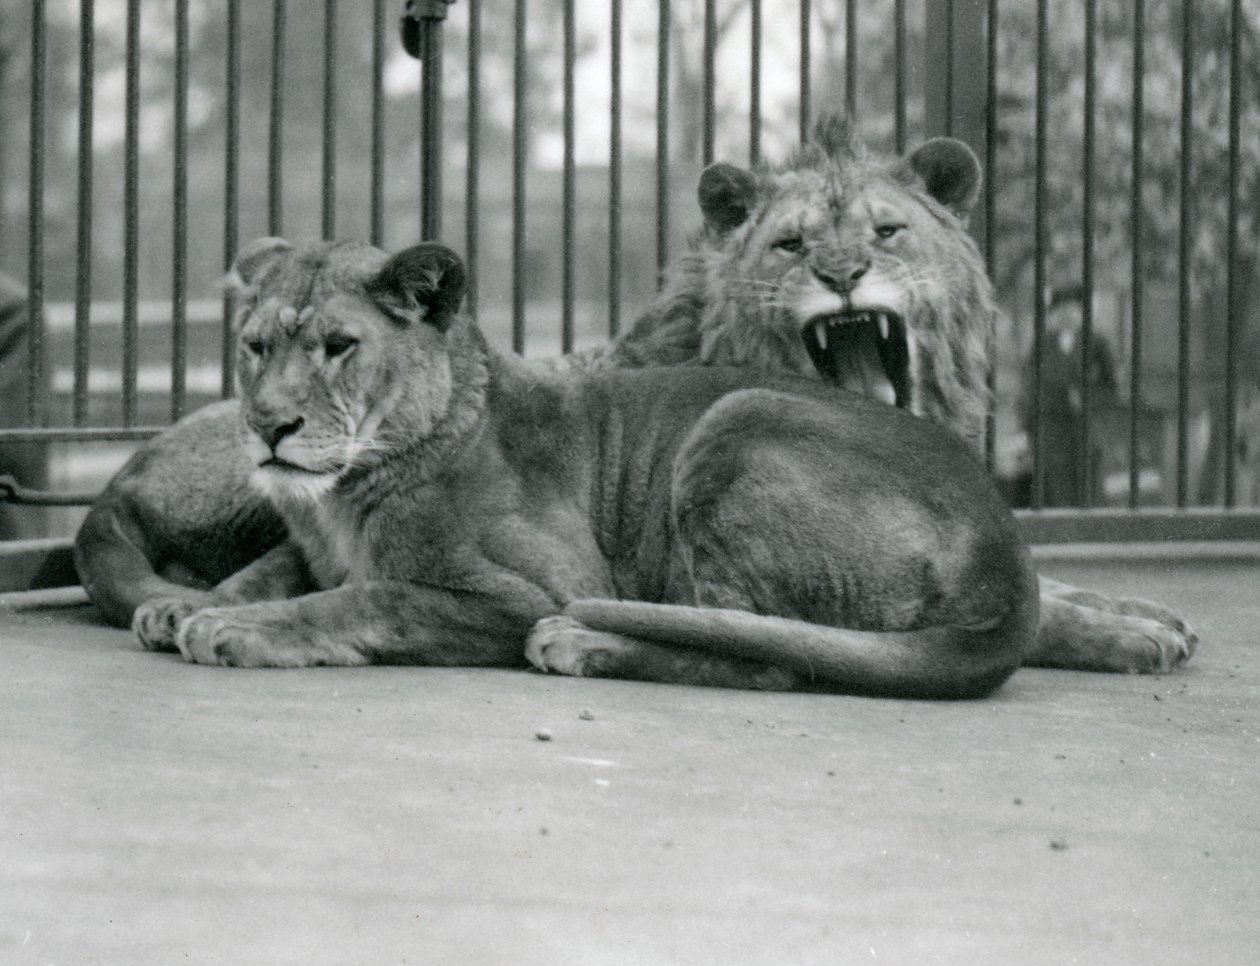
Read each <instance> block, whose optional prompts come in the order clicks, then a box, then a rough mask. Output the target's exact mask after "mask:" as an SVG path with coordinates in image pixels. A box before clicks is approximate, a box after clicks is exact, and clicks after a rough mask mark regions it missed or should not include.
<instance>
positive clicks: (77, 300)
mask: <svg viewBox="0 0 1260 966" xmlns="http://www.w3.org/2000/svg"><path fill="white" fill-rule="evenodd" d="M95 7H96V5H95V3H94V0H80V4H79V148H78V158H77V162H78V169H79V188H78V192H79V193H78V202H79V204H78V217H77V222H78V244H77V246H76V256H75V286H74V402H73V413H72V417H71V418H72V419H73V421H74V425H76V426H82V425H83V424H84V423H85V422H87V415H88V372H89V369H90V353H91V324H92V134H93V131H94V126H93V115H94V111H93V105H94V103H95V101H96V91H95V85H94V73H95V72H94V69H93V60H94V57H93V51H94V48H95V33H96V13H95Z"/></svg>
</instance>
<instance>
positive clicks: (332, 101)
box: [320, 0, 337, 240]
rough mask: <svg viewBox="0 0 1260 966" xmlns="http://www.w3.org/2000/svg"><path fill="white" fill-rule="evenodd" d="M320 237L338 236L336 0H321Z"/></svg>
mask: <svg viewBox="0 0 1260 966" xmlns="http://www.w3.org/2000/svg"><path fill="white" fill-rule="evenodd" d="M321 161H322V167H321V171H320V188H321V195H320V237H321V238H323V239H325V240H329V239H332V238H335V237H336V235H337V0H324V124H323V143H322V145H321Z"/></svg>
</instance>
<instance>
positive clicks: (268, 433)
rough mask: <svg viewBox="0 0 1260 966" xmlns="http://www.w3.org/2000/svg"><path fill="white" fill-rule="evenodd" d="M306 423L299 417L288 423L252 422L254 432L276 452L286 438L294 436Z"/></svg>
mask: <svg viewBox="0 0 1260 966" xmlns="http://www.w3.org/2000/svg"><path fill="white" fill-rule="evenodd" d="M305 423H306V420H305V419H304V418H303V417H301V416H298V417H297V418H296V419H292V420H290V421H289V422H287V423H267V422H260V421H258V420H254V421H252V426H253V429H254V432H256V433H257V434H258V435H259V437H260V438H261V439H262V441H263V442H264V443H266V444H267V446H268V447H269V448H270V449H271V451H272V452H275V449H276V447H277V446H279V445H280V443H281V441H283V440H284V438H285V437H286V436H292V435H293V434H294V433H296V432H297V431H298V430H300V429H301V428H302V426H303V425H304V424H305Z"/></svg>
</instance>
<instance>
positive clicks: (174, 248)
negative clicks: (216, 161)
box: [171, 0, 188, 422]
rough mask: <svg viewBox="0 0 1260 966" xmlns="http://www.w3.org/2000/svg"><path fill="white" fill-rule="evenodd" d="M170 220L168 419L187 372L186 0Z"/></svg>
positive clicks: (178, 38)
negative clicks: (169, 381)
mask: <svg viewBox="0 0 1260 966" xmlns="http://www.w3.org/2000/svg"><path fill="white" fill-rule="evenodd" d="M173 113H174V121H173V124H174V127H175V132H174V134H175V137H174V142H175V143H174V163H173V171H172V177H171V182H172V187H171V191H172V199H171V208H172V223H171V421H172V422H174V421H175V420H177V419H179V418H180V417H181V416H183V415H184V407H185V402H186V396H187V387H186V384H185V375H186V373H187V372H188V0H176V2H175V108H174V112H173Z"/></svg>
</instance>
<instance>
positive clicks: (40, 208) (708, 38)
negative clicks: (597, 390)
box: [0, 0, 1260, 540]
mask: <svg viewBox="0 0 1260 966" xmlns="http://www.w3.org/2000/svg"><path fill="white" fill-rule="evenodd" d="M765 6H766V5H764V4H763V3H762V2H761V0H725V2H722V3H718V2H716V0H673V2H670V0H660V2H658V3H657V4H656V5H653V6H651V7H649V6H647V5H642V4H639V5H625V4H623V2H622V0H609V2H608V3H607V4H606V5H598V6H597V5H584V6H583V7H582V9H581V11H580V14H579V10H578V4H577V3H576V0H515V2H514V3H513V4H512V6H511V16H510V18H509V17H507V16H497V17H494V18H487V17H484V16H483V15H484V14H485V13H486V9H485V8H484V7H483V5H482V4H481V3H479V2H478V0H460V2H455V0H410V2H408V3H405V4H399V3H398V2H396V0H395V2H386V0H374V2H373V3H371V4H346V3H339V2H338V0H322V2H316V0H308V2H301V3H298V2H294V0H270V2H269V3H259V4H249V5H246V4H243V3H241V2H240V0H226V2H225V3H222V4H218V3H209V2H201V0H173V2H167V0H162V2H157V0H113V2H108V0H79V3H78V4H77V7H76V6H75V5H60V4H58V5H48V4H46V3H45V2H44V0H32V3H31V4H30V9H29V15H28V16H27V17H26V18H25V20H24V19H23V17H22V16H20V15H18V16H14V17H8V16H6V21H7V22H6V24H5V26H4V28H3V29H4V33H3V34H2V35H0V40H2V41H3V52H2V53H3V58H4V59H3V62H2V65H0V85H3V86H2V87H0V95H3V96H2V97H0V103H3V104H4V105H5V107H4V108H3V110H4V112H5V116H3V117H0V120H2V121H3V123H4V126H5V130H6V131H18V132H23V133H22V134H20V135H19V136H18V137H14V138H10V139H7V142H6V143H7V146H6V147H5V148H4V149H3V150H2V154H3V157H0V259H2V260H0V264H2V265H3V267H4V268H6V269H7V270H8V271H9V272H10V273H11V274H14V275H22V276H24V283H25V286H26V289H27V293H28V294H27V305H28V309H29V311H28V313H27V315H28V322H27V326H26V333H25V338H24V340H23V344H22V345H21V348H20V350H14V351H12V352H10V355H9V358H8V359H6V361H5V363H4V369H3V372H4V374H5V382H6V383H8V384H10V385H9V391H8V398H9V399H15V398H19V397H20V402H19V403H18V404H16V405H11V406H8V408H7V410H6V413H5V416H6V422H5V424H4V425H3V427H0V446H3V447H8V448H10V449H12V448H13V447H17V448H19V449H21V448H22V447H25V448H26V449H27V450H31V449H32V448H36V449H37V451H38V452H39V453H41V454H43V453H46V452H47V451H48V448H49V447H51V451H52V452H53V453H54V457H57V458H59V459H60V464H61V465H71V464H74V463H75V461H76V459H77V458H78V457H79V454H82V453H86V452H88V451H90V450H91V449H92V448H93V447H97V448H103V449H105V450H106V451H108V452H110V453H113V454H114V459H115V462H114V464H113V465H116V463H117V456H118V454H119V453H125V451H126V449H127V447H128V446H129V445H133V444H134V442H135V441H138V440H140V439H143V438H145V437H147V436H149V435H152V434H153V433H154V432H157V431H158V430H159V429H160V428H161V426H163V425H165V424H167V423H168V422H169V421H171V420H173V419H176V418H178V417H179V416H180V415H182V414H183V413H185V412H187V411H189V410H190V409H191V408H194V407H195V406H197V405H200V404H202V403H204V402H206V401H208V400H210V399H212V398H218V397H221V396H227V395H230V393H231V389H232V383H233V371H232V368H233V353H232V350H231V339H230V332H229V326H228V320H229V318H230V315H231V306H230V305H228V304H227V303H226V301H224V300H222V299H220V298H218V297H217V296H216V295H215V291H216V286H217V280H218V278H219V277H220V276H221V274H222V272H223V270H224V268H225V267H226V265H227V264H228V263H229V262H230V260H231V258H232V256H233V254H234V252H235V250H236V248H237V246H238V244H239V243H241V242H242V241H245V240H248V239H249V238H251V237H254V236H255V235H259V234H283V233H286V232H289V233H291V234H293V235H294V236H295V237H296V236H298V235H299V234H300V235H302V236H306V237H310V236H315V237H323V238H330V237H334V236H335V237H366V238H368V239H369V240H371V241H372V242H374V243H376V244H381V245H383V246H385V247H389V248H394V247H398V246H400V245H403V244H407V243H409V242H410V241H412V240H415V239H416V238H420V237H429V238H434V237H441V238H443V239H444V240H446V241H448V242H449V243H451V244H452V245H453V246H455V247H456V248H457V249H460V250H461V251H462V252H463V253H464V255H465V257H466V258H467V260H468V263H469V265H470V268H471V273H470V274H471V280H472V282H471V286H470V291H469V303H470V307H471V308H472V310H473V311H474V312H475V313H476V314H477V315H478V316H479V318H480V319H481V320H482V323H483V325H484V326H485V327H486V328H487V329H488V330H489V331H490V332H491V333H492V336H494V335H497V336H498V337H499V338H500V339H501V340H502V341H503V342H505V343H506V342H509V341H510V344H511V345H512V346H513V348H515V349H516V350H517V351H522V352H527V353H539V354H547V353H555V352H567V351H569V350H571V349H572V348H574V347H576V346H580V345H582V344H585V343H589V342H592V341H597V340H600V339H604V338H607V337H609V336H611V335H615V334H616V333H617V332H618V331H619V330H620V329H621V328H622V326H623V324H624V321H625V320H626V319H628V318H633V313H634V310H635V309H636V308H637V307H639V306H641V305H643V304H644V303H645V301H646V300H647V299H648V298H650V296H651V293H652V291H653V287H654V284H655V280H656V278H657V275H658V272H659V271H660V270H661V269H662V268H663V267H664V266H665V265H666V264H667V263H668V261H669V259H670V257H671V255H674V254H677V252H678V251H679V250H680V249H681V247H682V246H683V245H684V244H685V241H684V238H685V234H686V232H687V231H688V230H689V229H690V228H692V227H693V226H694V225H695V224H696V222H697V221H698V214H697V212H696V210H695V202H694V186H695V184H696V179H697V176H698V173H699V170H700V169H701V167H702V166H703V165H705V164H707V163H709V162H710V161H712V160H715V159H719V158H720V159H725V160H732V161H737V162H744V161H746V162H748V163H756V162H757V161H758V160H759V159H760V158H761V157H762V156H763V155H766V156H770V155H779V154H782V153H783V152H784V151H785V150H787V149H788V148H789V147H790V145H791V144H792V143H794V142H796V141H799V139H800V138H802V137H804V136H805V135H806V134H807V132H808V129H809V127H810V125H811V123H812V120H813V118H814V117H815V116H816V115H817V114H818V113H820V112H821V111H826V110H835V109H837V108H844V109H847V110H848V111H849V112H850V113H852V114H853V115H854V116H855V117H857V118H858V119H859V122H860V125H861V128H862V130H863V133H864V135H866V137H867V138H868V140H870V141H871V142H872V144H873V145H874V146H876V147H878V148H880V149H886V150H894V151H903V150H904V149H905V148H906V147H907V146H912V145H913V144H914V143H915V142H917V141H919V140H922V139H923V138H926V137H929V136H933V135H937V134H952V135H954V136H958V137H961V138H963V139H964V140H966V141H967V142H968V143H970V144H971V145H972V146H973V147H974V148H975V149H976V151H977V153H978V155H979V156H980V158H981V160H982V162H983V163H984V167H985V170H986V174H987V177H986V181H985V185H984V190H983V195H982V198H981V201H980V204H979V206H978V209H977V211H976V213H975V215H974V216H973V219H972V228H973V231H974V233H975V235H976V238H977V240H978V241H979V242H980V245H981V248H982V250H983V252H984V253H985V257H986V261H987V264H988V267H989V270H990V272H991V274H992V275H993V277H994V279H995V281H996V282H997V284H998V287H999V292H1000V295H1001V297H1002V300H1003V303H1004V307H1005V308H1006V310H1007V314H1008V316H1009V322H1008V324H1007V325H1006V327H1004V329H1003V330H1002V331H1000V332H999V333H998V338H997V339H996V340H995V345H994V352H993V360H994V378H993V382H994V385H995V390H996V399H997V405H996V406H995V410H994V414H993V419H992V421H991V423H992V428H991V432H990V434H989V446H988V453H989V458H990V460H991V461H992V463H993V464H994V465H995V468H997V469H998V470H999V471H1000V473H1001V474H1003V475H1007V476H1014V477H1019V476H1020V475H1021V474H1022V476H1023V478H1024V481H1025V484H1026V489H1027V492H1026V493H1025V494H1024V501H1025V502H1026V503H1027V504H1028V505H1029V506H1030V507H1031V509H1030V510H1029V511H1028V512H1027V513H1025V514H1023V520H1024V523H1025V526H1026V528H1027V530H1028V532H1029V534H1030V536H1032V537H1033V538H1034V539H1056V540H1057V539H1090V540H1113V539H1151V538H1166V537H1170V536H1171V537H1181V538H1186V539H1202V538H1211V537H1227V538H1251V539H1255V538H1257V536H1258V535H1260V514H1257V512H1256V511H1255V510H1254V509H1245V508H1244V506H1243V505H1244V504H1251V503H1255V502H1260V499H1257V498H1260V492H1256V493H1253V492H1252V490H1251V489H1249V487H1250V485H1251V483H1250V481H1251V480H1252V479H1254V478H1256V477H1254V476H1253V475H1251V474H1254V473H1255V472H1256V469H1255V461H1257V460H1260V453H1258V452H1256V450H1257V448H1260V440H1257V439H1254V438H1253V437H1256V436H1260V425H1258V426H1256V427H1255V428H1254V430H1252V429H1251V425H1250V422H1249V421H1248V420H1249V419H1251V418H1252V416H1251V409H1252V408H1256V407H1260V396H1258V394H1257V387H1256V386H1255V382H1256V376H1255V372H1256V361H1255V360H1256V351H1257V349H1256V343H1257V338H1256V322H1255V313H1254V303H1255V299H1256V292H1255V287H1254V286H1253V285H1252V284H1251V282H1252V278H1253V276H1254V272H1255V252H1254V250H1253V247H1252V240H1253V239H1254V237H1255V231H1254V228H1255V226H1254V224H1253V223H1252V221H1251V219H1252V217H1253V215H1252V213H1253V212H1254V211H1255V210H1256V209H1257V206H1258V203H1260V188H1258V181H1260V178H1258V177H1257V172H1256V162H1257V155H1258V154H1260V152H1257V151H1255V150H1252V148H1253V147H1254V144H1253V142H1254V132H1255V131H1256V130H1258V129H1260V125H1256V124H1252V123H1251V121H1252V119H1253V116H1254V115H1256V113H1257V110H1258V109H1257V103H1256V93H1257V78H1256V60H1255V52H1256V37H1257V35H1258V30H1260V23H1258V22H1257V21H1258V19H1260V18H1258V15H1257V11H1256V10H1255V9H1254V8H1253V7H1254V5H1252V4H1250V3H1248V4H1243V3H1242V0H1209V2H1197V3H1192V2H1191V0H1183V2H1182V3H1181V4H1172V5H1165V4H1160V5H1151V6H1150V8H1149V9H1148V7H1147V5H1146V4H1145V3H1144V2H1143V0H1132V2H1130V0H1125V2H1123V3H1121V2H1118V0H1111V2H1109V0H918V2H915V0H894V2H882V0H829V2H825V0H797V2H796V3H794V4H787V5H782V4H776V5H775V6H774V10H773V13H771V12H770V11H769V10H768V9H765ZM631 7H632V8H633V9H631ZM505 9H506V8H505ZM785 14H786V16H785ZM400 16H401V20H400V19H399V17H400ZM400 27H401V29H400ZM403 49H405V50H406V53H407V54H410V55H411V56H413V57H414V56H418V57H419V65H418V66H417V65H416V62H415V61H408V60H407V57H406V54H403V53H402V50H403ZM408 64H411V65H412V66H411V67H408V66H407V65H408ZM23 68H25V70H23ZM579 81H580V84H579ZM15 105H20V107H18V108H17V109H15ZM22 108H24V110H22ZM20 115H25V119H26V122H27V123H25V124H23V123H22V121H21V119H20ZM1244 119H1246V120H1247V121H1248V125H1247V127H1246V130H1247V131H1248V132H1249V134H1248V136H1249V137H1250V138H1251V140H1250V141H1248V145H1249V149H1248V150H1247V151H1246V152H1244V151H1243V130H1244V126H1243V120H1244ZM23 149H24V150H23ZM23 160H25V164H24V165H23V164H22V163H21V162H22V161H23ZM22 208H24V209H25V211H24V212H22V211H21V209H22ZM22 214H25V218H22V217H21V215H22ZM1244 239H1246V243H1245V244H1244ZM1073 286H1078V287H1079V290H1080V294H1081V298H1080V303H1079V304H1080V312H1079V314H1080V318H1079V326H1078V328H1077V329H1076V330H1075V332H1076V339H1077V340H1078V344H1079V345H1083V346H1086V347H1089V346H1091V345H1092V344H1093V343H1094V341H1096V339H1102V340H1103V341H1104V342H1105V343H1106V344H1107V346H1108V348H1109V351H1111V352H1112V353H1113V354H1114V355H1116V356H1117V358H1118V359H1119V362H1118V364H1117V366H1116V377H1117V378H1116V379H1115V380H1114V384H1112V385H1107V386H1104V385H1100V384H1099V382H1098V380H1097V378H1096V376H1095V374H1094V373H1093V371H1092V370H1091V368H1090V366H1091V358H1092V357H1091V355H1090V352H1089V351H1081V352H1079V353H1078V354H1077V358H1075V359H1074V360H1072V362H1071V365H1072V366H1076V367H1079V368H1078V371H1077V373H1076V374H1075V375H1074V374H1072V373H1069V374H1068V376H1067V382H1068V383H1069V387H1068V388H1074V389H1075V392H1076V396H1077V397H1078V402H1077V410H1078V412H1077V415H1076V416H1075V417H1074V423H1073V426H1074V430H1075V432H1074V435H1073V437H1072V447H1073V448H1074V452H1075V454H1076V457H1075V459H1074V460H1069V462H1071V463H1072V464H1073V465H1075V466H1079V467H1080V468H1081V469H1080V476H1081V477H1082V479H1081V481H1080V482H1081V484H1082V485H1081V486H1080V496H1079V499H1078V500H1076V501H1074V502H1075V503H1076V504H1077V505H1075V506H1073V507H1071V508H1067V509H1064V508H1058V507H1056V508H1055V509H1053V510H1051V509H1048V508H1047V500H1046V488H1045V480H1046V477H1047V475H1048V473H1050V472H1053V471H1054V470H1055V469H1056V468H1057V467H1056V464H1057V463H1058V462H1061V461H1062V459H1063V456H1062V453H1058V454H1051V455H1048V452H1047V445H1048V444H1047V423H1048V420H1049V417H1048V416H1047V415H1046V413H1045V411H1044V407H1043V406H1042V405H1030V406H1027V407H1024V409H1023V410H1021V408H1020V407H1019V406H1018V405H1017V404H1016V403H1015V399H1016V398H1017V397H1018V396H1019V394H1020V393H1021V392H1023V393H1024V394H1025V395H1028V396H1031V398H1032V399H1034V400H1039V401H1042V402H1044V400H1045V397H1046V396H1047V394H1048V389H1049V387H1048V386H1047V385H1046V380H1047V372H1048V371H1050V370H1049V368H1048V366H1047V365H1046V362H1047V360H1048V358H1049V357H1050V356H1051V355H1052V354H1053V353H1054V352H1055V351H1056V350H1055V344H1056V338H1057V337H1056V334H1055V333H1052V332H1051V331H1050V330H1049V328H1048V324H1049V311H1050V306H1049V299H1048V294H1049V293H1050V292H1051V291H1059V290H1064V289H1066V288H1071V287H1073ZM10 348H11V349H12V346H10ZM1025 357H1029V358H1031V359H1032V360H1033V362H1032V365H1031V366H1030V367H1029V368H1028V369H1027V372H1029V373H1030V376H1029V378H1027V379H1026V380H1025V379H1023V378H1022V377H1023V375H1024V373H1025V368H1024V359H1025ZM15 369H20V370H21V371H22V372H23V373H24V377H23V378H22V379H20V380H18V382H20V383H21V385H19V386H16V387H14V386H13V385H12V383H13V382H14V380H13V379H12V374H13V373H14V371H15ZM6 405H8V404H6ZM1249 407H1250V408H1249ZM1024 412H1026V413H1027V418H1026V419H1021V417H1022V415H1023V413H1024ZM1255 419H1256V421H1257V422H1258V423H1260V409H1257V413H1256V415H1255ZM1249 431H1251V432H1252V436H1248V432H1249ZM1021 438H1022V439H1023V440H1026V441H1027V446H1026V451H1027V453H1028V454H1030V459H1029V460H1028V461H1027V464H1026V465H1020V460H1019V456H1018V453H1017V455H1016V457H1014V458H1013V459H1012V458H1011V457H1010V456H1009V454H1008V453H1007V450H1009V449H1012V448H1013V449H1015V450H1019V449H1020V446H1019V441H1020V439H1021ZM1012 441H1014V442H1012ZM1248 442H1250V443H1251V445H1250V448H1248V446H1247V444H1248ZM1104 450H1105V452H1104ZM2 456H3V454H0V458H2ZM41 458H43V457H41ZM1108 460H1110V462H1109V463H1108ZM54 462H56V460H54ZM1012 464H1013V468H1012ZM6 472H10V471H9V469H8V468H7V467H4V466H0V474H2V473H6ZM1103 477H1105V479H1104V478H1103ZM79 479H80V478H78V477H74V476H73V474H62V475H61V476H57V475H56V474H54V480H53V484H52V486H51V492H50V491H49V487H47V486H44V485H40V484H39V483H38V481H37V480H35V479H33V478H24V477H23V476H21V475H18V476H17V478H16V479H14V480H11V481H10V482H8V483H0V496H3V497H5V499H8V500H10V501H14V502H17V503H19V504H36V505H38V504H45V505H48V504H82V503H83V502H85V501H86V500H87V499H89V498H90V497H91V496H92V494H93V493H94V492H95V489H96V488H97V487H98V486H99V483H100V482H101V477H100V474H99V473H98V476H97V477H96V478H93V477H92V476H91V474H90V473H89V474H86V475H84V476H82V479H83V480H86V481H88V482H90V483H91V484H92V485H91V486H87V487H82V486H80V487H79V488H78V489H76V487H75V486H74V485H73V484H74V483H75V482H76V481H77V480H79ZM67 483H69V484H70V485H69V486H67V485H65V484H67ZM58 484H61V485H58Z"/></svg>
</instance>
